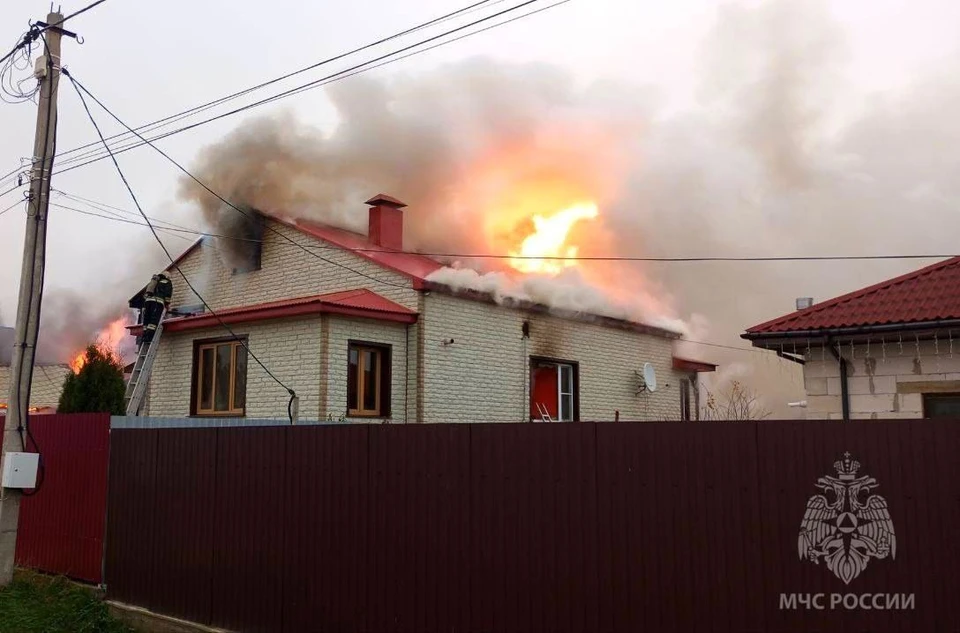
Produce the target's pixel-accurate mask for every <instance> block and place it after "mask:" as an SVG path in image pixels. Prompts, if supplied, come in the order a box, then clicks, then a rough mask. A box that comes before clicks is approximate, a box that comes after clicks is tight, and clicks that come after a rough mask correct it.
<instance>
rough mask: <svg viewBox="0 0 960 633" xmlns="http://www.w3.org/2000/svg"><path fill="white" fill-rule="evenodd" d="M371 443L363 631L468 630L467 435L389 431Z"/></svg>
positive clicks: (452, 430) (446, 430)
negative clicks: (366, 611) (366, 612)
mask: <svg viewBox="0 0 960 633" xmlns="http://www.w3.org/2000/svg"><path fill="white" fill-rule="evenodd" d="M369 439H370V461H369V475H368V477H369V482H370V483H369V486H370V487H369V498H368V503H369V512H370V514H371V516H372V520H371V521H370V522H369V527H368V531H367V547H368V554H367V555H368V556H369V559H368V563H367V564H368V566H369V569H371V570H373V573H371V574H369V576H368V580H367V605H368V608H369V620H368V622H367V627H366V629H367V630H369V631H409V632H414V631H450V630H464V629H465V628H466V627H467V625H468V621H469V619H468V618H469V613H468V611H467V605H465V604H464V603H463V602H462V600H460V597H461V596H465V595H468V588H467V582H468V578H467V574H465V573H464V570H465V569H466V568H467V556H468V551H469V543H468V542H466V541H465V540H461V538H462V537H463V534H464V531H465V528H466V525H467V522H468V521H469V515H468V499H467V498H465V496H464V495H463V491H464V490H466V488H467V481H468V477H469V464H470V456H469V443H470V434H469V429H462V428H457V427H456V426H455V425H453V426H444V427H438V428H436V429H433V428H430V427H428V426H416V427H411V428H406V427H399V426H397V427H384V428H378V429H373V430H372V431H371V433H370V436H369Z"/></svg>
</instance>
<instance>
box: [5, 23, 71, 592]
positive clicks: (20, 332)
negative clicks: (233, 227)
mask: <svg viewBox="0 0 960 633" xmlns="http://www.w3.org/2000/svg"><path fill="white" fill-rule="evenodd" d="M62 21H63V15H61V14H60V13H50V14H49V15H47V22H46V24H47V25H55V24H60V23H61V22H62ZM44 26H46V25H44ZM61 34H62V30H61V29H60V28H59V27H58V26H50V27H49V28H46V30H45V31H44V32H43V37H44V38H45V41H46V50H45V52H44V57H43V62H42V65H39V66H40V68H42V69H43V70H40V71H39V72H42V73H43V74H42V76H40V77H39V79H40V82H41V85H40V106H39V109H38V111H37V131H36V136H35V138H34V144H33V166H32V168H31V171H30V198H29V199H28V203H29V206H28V209H27V229H26V236H25V238H24V241H23V266H22V268H21V272H20V299H19V303H18V304H17V324H16V338H15V343H14V348H13V362H12V364H11V365H10V397H9V398H8V399H7V415H6V424H4V429H3V445H2V449H0V468H2V464H3V460H4V459H5V458H6V454H7V452H10V451H20V450H22V447H21V445H20V431H19V429H20V428H21V426H22V424H23V423H24V422H26V420H25V416H26V415H27V412H28V409H29V406H30V387H31V384H30V383H31V381H32V380H33V363H34V359H35V357H36V349H37V332H38V330H39V327H40V296H41V294H42V292H43V271H44V258H45V256H46V250H47V209H48V202H49V199H50V174H51V171H52V168H53V155H54V153H55V151H56V138H57V87H58V86H59V84H60V37H61ZM20 497H21V493H20V491H19V490H17V489H13V488H0V587H5V586H6V585H8V584H9V583H10V581H11V580H13V567H14V554H15V550H16V545H17V521H18V519H19V516H20Z"/></svg>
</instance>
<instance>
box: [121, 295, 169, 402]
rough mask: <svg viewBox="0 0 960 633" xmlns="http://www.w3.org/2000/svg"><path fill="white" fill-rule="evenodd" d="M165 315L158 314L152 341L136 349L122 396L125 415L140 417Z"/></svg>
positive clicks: (164, 312) (142, 343)
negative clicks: (134, 358)
mask: <svg viewBox="0 0 960 633" xmlns="http://www.w3.org/2000/svg"><path fill="white" fill-rule="evenodd" d="M166 313H167V311H166V310H163V311H162V312H161V313H160V322H159V323H158V324H157V330H156V332H154V333H153V340H151V341H150V342H149V343H147V342H141V343H140V347H139V348H138V349H137V361H136V362H135V363H134V364H133V371H132V372H131V373H130V380H129V381H128V382H127V391H126V394H125V395H124V402H125V403H126V405H127V415H140V408H141V407H142V406H143V399H144V397H145V396H146V394H147V385H148V384H150V371H151V370H152V369H153V361H154V359H156V357H157V350H158V349H159V347H160V346H159V343H160V335H161V334H162V333H163V317H164V316H165V315H166Z"/></svg>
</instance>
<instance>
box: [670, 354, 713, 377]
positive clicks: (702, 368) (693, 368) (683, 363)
mask: <svg viewBox="0 0 960 633" xmlns="http://www.w3.org/2000/svg"><path fill="white" fill-rule="evenodd" d="M673 368H674V369H676V370H677V371H688V372H691V373H693V372H695V373H703V372H710V371H716V370H717V366H716V365H714V364H713V363H704V362H703V361H699V360H690V359H689V358H680V357H679V356H674V357H673Z"/></svg>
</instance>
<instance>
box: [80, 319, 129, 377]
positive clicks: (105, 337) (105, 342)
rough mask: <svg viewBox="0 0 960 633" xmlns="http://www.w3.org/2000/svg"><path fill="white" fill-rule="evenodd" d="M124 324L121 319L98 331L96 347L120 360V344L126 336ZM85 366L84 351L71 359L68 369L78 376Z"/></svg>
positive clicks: (123, 320) (85, 356) (125, 321)
mask: <svg viewBox="0 0 960 633" xmlns="http://www.w3.org/2000/svg"><path fill="white" fill-rule="evenodd" d="M126 324H127V320H126V319H125V318H123V317H120V318H119V319H116V320H114V321H111V322H110V324H109V325H108V326H107V327H105V328H103V330H101V331H100V334H99V336H97V346H99V347H100V348H101V349H102V350H104V351H105V352H107V353H109V354H112V355H113V356H115V357H117V358H120V356H121V354H120V344H121V343H122V342H123V340H124V338H125V337H126V336H127V335H128V334H127V330H126ZM86 364H87V352H86V350H84V351H81V352H79V353H78V354H77V355H76V356H74V357H73V360H72V361H70V369H72V370H73V373H75V374H79V373H80V370H81V369H83V366H84V365H86Z"/></svg>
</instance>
